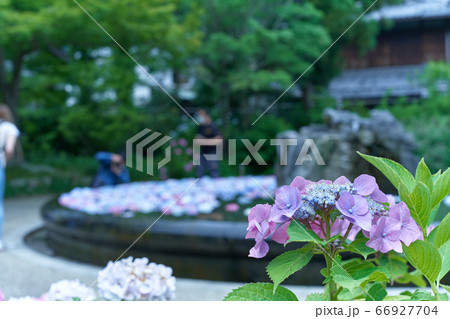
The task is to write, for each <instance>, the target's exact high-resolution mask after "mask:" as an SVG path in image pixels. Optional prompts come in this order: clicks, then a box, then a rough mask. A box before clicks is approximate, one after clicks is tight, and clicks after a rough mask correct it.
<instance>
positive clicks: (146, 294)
mask: <svg viewBox="0 0 450 319" xmlns="http://www.w3.org/2000/svg"><path fill="white" fill-rule="evenodd" d="M98 289H99V292H100V294H101V296H102V297H103V298H104V299H106V300H114V301H115V300H127V301H131V300H147V301H150V300H161V301H165V300H173V299H174V298H175V277H173V276H172V268H170V267H166V266H164V265H158V264H155V263H149V260H148V258H136V259H134V260H133V257H128V258H125V259H121V260H119V261H117V262H116V263H115V264H114V263H113V262H112V261H110V262H109V263H108V265H107V266H106V268H105V269H104V270H102V271H101V272H100V273H99V278H98Z"/></svg>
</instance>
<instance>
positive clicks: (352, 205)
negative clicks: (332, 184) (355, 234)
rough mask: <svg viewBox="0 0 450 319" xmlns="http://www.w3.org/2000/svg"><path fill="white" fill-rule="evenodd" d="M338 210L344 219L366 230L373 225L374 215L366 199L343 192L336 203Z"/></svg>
mask: <svg viewBox="0 0 450 319" xmlns="http://www.w3.org/2000/svg"><path fill="white" fill-rule="evenodd" d="M336 207H337V209H338V210H339V211H340V212H341V214H342V215H344V218H345V219H347V220H348V221H350V222H352V223H353V224H355V225H357V226H359V227H361V228H362V229H364V230H369V229H370V227H371V224H372V215H371V214H370V213H369V205H368V204H367V200H366V199H365V198H364V197H361V196H358V195H352V194H350V193H348V192H343V193H342V194H341V196H340V197H339V199H338V201H337V202H336Z"/></svg>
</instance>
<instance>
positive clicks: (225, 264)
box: [41, 199, 323, 285]
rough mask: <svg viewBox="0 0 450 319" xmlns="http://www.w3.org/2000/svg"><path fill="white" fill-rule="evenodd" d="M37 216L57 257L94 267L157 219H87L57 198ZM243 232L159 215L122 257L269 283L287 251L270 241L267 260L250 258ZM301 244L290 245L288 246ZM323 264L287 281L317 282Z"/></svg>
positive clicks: (235, 226) (206, 275)
mask: <svg viewBox="0 0 450 319" xmlns="http://www.w3.org/2000/svg"><path fill="white" fill-rule="evenodd" d="M41 214H42V218H43V220H44V227H45V229H46V232H47V243H48V246H49V247H50V248H51V249H52V250H53V251H54V253H55V254H56V255H58V256H61V257H64V258H68V259H73V260H77V261H81V262H85V263H90V264H95V265H99V266H105V265H106V264H107V262H108V261H109V260H113V261H114V260H116V259H117V258H118V257H119V256H120V255H121V254H122V252H123V251H125V250H126V249H127V248H128V247H129V246H130V245H131V243H133V242H134V241H135V240H136V239H137V238H138V237H139V236H140V235H141V234H142V233H144V231H145V230H146V229H147V228H148V227H149V226H150V225H152V224H153V223H154V222H155V220H156V219H157V218H158V217H159V216H160V215H159V214H148V215H145V214H139V215H137V216H136V217H134V218H122V217H118V216H114V215H89V214H86V213H83V212H80V211H76V210H72V209H69V208H66V207H63V206H61V205H59V204H58V202H57V200H56V199H53V200H50V201H49V202H47V203H46V204H45V205H44V206H43V207H42V209H41ZM246 228H247V223H246V222H231V221H211V220H195V219H194V220H180V221H174V220H164V217H162V218H161V219H159V220H158V221H157V222H156V223H154V225H153V226H152V227H151V229H150V231H148V232H145V233H144V235H142V237H141V238H140V239H139V240H138V241H137V242H136V243H135V244H134V245H133V247H132V248H131V249H130V250H129V251H128V252H127V253H126V254H125V255H124V256H123V257H126V256H133V257H148V258H149V259H150V261H153V262H156V263H161V264H165V265H167V266H170V267H172V268H173V270H174V275H175V276H178V277H182V278H195V279H209V280H220V281H241V282H257V281H265V282H267V281H270V278H269V277H268V275H267V273H266V270H265V267H266V266H267V264H268V262H269V261H270V260H272V259H273V258H275V257H276V256H278V255H279V254H281V253H282V252H284V251H285V250H286V248H285V247H283V245H280V244H277V243H275V242H269V245H270V252H269V254H268V256H267V257H266V258H263V259H254V258H249V257H248V251H249V250H250V248H251V247H252V246H253V245H254V241H253V240H249V239H244V237H245V234H246ZM300 246H301V244H296V243H292V244H289V246H288V247H287V248H289V249H295V248H298V247H300ZM322 266H323V263H322V260H320V259H317V260H313V261H311V263H310V264H309V265H308V266H307V267H305V269H303V271H301V272H298V273H296V274H295V275H293V276H292V277H290V278H289V279H288V280H287V281H286V282H287V283H290V284H304V285H317V284H321V282H322V281H323V277H322V276H321V275H320V272H319V270H320V268H322Z"/></svg>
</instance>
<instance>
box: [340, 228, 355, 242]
mask: <svg viewBox="0 0 450 319" xmlns="http://www.w3.org/2000/svg"><path fill="white" fill-rule="evenodd" d="M352 228H353V224H352V223H350V226H348V228H347V231H346V232H345V235H344V237H343V238H342V242H343V243H345V241H346V240H347V237H348V234H350V231H351V230H352Z"/></svg>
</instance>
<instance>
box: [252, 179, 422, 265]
mask: <svg viewBox="0 0 450 319" xmlns="http://www.w3.org/2000/svg"><path fill="white" fill-rule="evenodd" d="M248 221H249V226H248V228H247V236H246V238H254V239H255V242H256V244H255V246H254V247H253V248H252V249H251V250H250V254H249V256H250V257H255V258H261V257H264V256H265V255H266V254H267V253H268V251H269V245H268V244H267V243H266V242H265V240H266V239H267V238H269V237H271V238H272V239H273V240H274V241H276V242H278V243H282V244H284V243H286V241H287V240H288V238H289V236H288V234H287V228H288V226H289V224H290V223H291V222H292V221H295V222H296V223H301V224H303V225H304V226H305V227H307V228H308V229H310V230H313V231H314V232H315V233H316V234H317V235H318V236H319V237H321V238H323V239H324V238H326V236H327V229H328V236H329V237H333V236H335V235H337V234H341V235H342V236H343V237H345V238H344V239H348V240H354V239H355V237H356V235H357V234H358V232H360V231H361V230H362V231H363V234H364V235H365V236H366V237H368V238H369V241H368V242H367V243H366V244H367V246H369V247H372V248H373V249H375V250H379V251H381V252H383V253H385V252H388V251H389V250H395V251H397V252H401V251H402V245H401V243H402V242H403V243H404V244H405V245H407V246H408V245H410V244H411V243H412V242H413V241H415V240H417V239H420V238H421V230H420V228H419V226H418V225H417V224H416V222H415V221H414V219H413V218H411V215H410V213H409V210H408V207H407V206H406V205H405V204H404V203H403V202H401V203H399V204H395V201H394V198H393V196H390V195H389V196H387V195H385V194H384V193H383V192H382V191H381V190H380V189H379V187H378V184H377V183H376V180H375V178H374V177H373V176H370V175H366V174H363V175H360V176H359V177H357V178H356V179H355V180H354V181H353V183H352V182H350V181H349V180H348V179H347V178H346V177H344V176H341V177H339V178H338V179H336V180H335V181H334V182H332V181H329V180H320V181H318V182H312V181H309V180H306V179H304V178H303V177H301V176H297V177H296V178H295V179H294V180H293V181H292V183H291V184H290V185H285V186H282V187H280V188H279V189H278V190H277V191H276V193H275V203H274V205H272V206H271V205H269V204H265V205H256V206H255V207H253V208H252V210H251V211H250V214H249V217H248ZM326 223H329V224H328V225H326ZM327 226H328V227H327Z"/></svg>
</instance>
